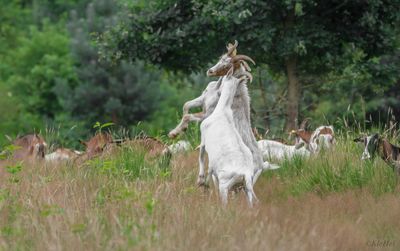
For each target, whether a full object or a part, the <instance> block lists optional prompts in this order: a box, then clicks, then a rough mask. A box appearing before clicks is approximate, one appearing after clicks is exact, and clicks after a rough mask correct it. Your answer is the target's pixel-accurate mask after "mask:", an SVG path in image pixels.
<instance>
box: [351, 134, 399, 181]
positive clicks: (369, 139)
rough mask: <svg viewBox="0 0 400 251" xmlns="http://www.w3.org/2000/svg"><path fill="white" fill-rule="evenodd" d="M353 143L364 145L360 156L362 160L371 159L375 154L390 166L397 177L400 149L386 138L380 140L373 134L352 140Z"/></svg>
mask: <svg viewBox="0 0 400 251" xmlns="http://www.w3.org/2000/svg"><path fill="white" fill-rule="evenodd" d="M354 142H361V143H363V144H364V151H363V153H362V155H361V159H362V160H366V159H373V158H374V157H375V154H376V152H378V155H379V156H380V157H381V158H382V159H383V161H385V162H386V163H387V164H388V165H390V166H391V167H392V168H393V170H394V171H396V173H397V175H400V147H398V146H395V145H393V144H391V143H390V142H389V140H387V139H386V138H382V137H381V136H380V135H379V134H377V133H375V134H373V135H370V136H362V137H358V138H356V139H354Z"/></svg>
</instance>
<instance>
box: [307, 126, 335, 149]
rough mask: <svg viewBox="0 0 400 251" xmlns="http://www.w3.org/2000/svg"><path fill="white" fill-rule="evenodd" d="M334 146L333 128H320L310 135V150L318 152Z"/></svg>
mask: <svg viewBox="0 0 400 251" xmlns="http://www.w3.org/2000/svg"><path fill="white" fill-rule="evenodd" d="M334 144H335V133H334V130H333V126H320V127H318V128H317V129H315V131H314V132H313V133H312V134H311V137H310V150H311V151H312V152H315V153H317V152H319V151H320V150H321V149H329V148H331V147H332V145H334Z"/></svg>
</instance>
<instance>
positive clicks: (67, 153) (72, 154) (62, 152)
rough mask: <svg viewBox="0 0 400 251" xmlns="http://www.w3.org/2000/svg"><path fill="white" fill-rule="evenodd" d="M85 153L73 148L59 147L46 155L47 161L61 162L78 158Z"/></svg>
mask: <svg viewBox="0 0 400 251" xmlns="http://www.w3.org/2000/svg"><path fill="white" fill-rule="evenodd" d="M82 154H83V153H82V152H80V151H76V150H71V149H68V148H58V149H57V150H55V151H54V152H52V153H49V154H46V155H45V156H44V158H45V160H46V161H47V162H60V161H68V160H73V159H75V158H77V157H78V156H80V155H82Z"/></svg>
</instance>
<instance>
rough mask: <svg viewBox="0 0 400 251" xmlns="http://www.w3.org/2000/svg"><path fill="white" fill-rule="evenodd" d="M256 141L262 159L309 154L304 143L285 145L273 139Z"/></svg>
mask: <svg viewBox="0 0 400 251" xmlns="http://www.w3.org/2000/svg"><path fill="white" fill-rule="evenodd" d="M257 143H258V147H259V148H260V150H261V152H262V154H263V158H264V160H271V159H275V160H283V159H292V158H294V157H295V156H302V157H309V156H310V154H311V153H310V151H309V150H307V148H306V147H305V146H304V145H305V144H304V143H300V144H296V145H286V144H283V143H281V142H278V141H274V140H259V141H258V142H257Z"/></svg>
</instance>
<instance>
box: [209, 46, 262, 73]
mask: <svg viewBox="0 0 400 251" xmlns="http://www.w3.org/2000/svg"><path fill="white" fill-rule="evenodd" d="M237 46H238V42H237V41H236V40H235V44H229V45H228V46H227V47H226V48H227V50H228V51H227V53H225V54H224V55H222V56H221V57H220V59H219V61H218V63H217V64H215V65H214V66H213V67H211V68H210V69H208V71H207V76H209V77H221V76H226V75H227V76H232V74H233V73H234V71H235V70H236V69H238V68H239V67H240V66H241V65H243V66H244V67H245V69H246V71H250V70H251V69H250V67H249V65H248V64H247V62H246V60H247V61H249V62H251V63H253V64H256V63H255V62H254V60H253V59H251V58H250V57H249V56H246V55H236V53H237V50H236V48H237Z"/></svg>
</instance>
